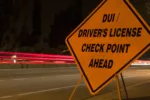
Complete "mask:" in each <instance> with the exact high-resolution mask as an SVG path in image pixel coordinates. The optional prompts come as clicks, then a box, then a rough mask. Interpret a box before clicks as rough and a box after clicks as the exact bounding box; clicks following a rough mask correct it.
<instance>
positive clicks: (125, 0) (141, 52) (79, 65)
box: [66, 0, 150, 93]
mask: <svg viewBox="0 0 150 100" xmlns="http://www.w3.org/2000/svg"><path fill="white" fill-rule="evenodd" d="M107 1H108V0H102V4H100V5H99V6H98V7H96V9H95V10H94V11H93V12H92V13H91V14H90V15H89V16H88V17H87V18H86V19H85V20H84V21H83V22H82V23H81V24H80V25H79V26H78V27H77V28H76V29H75V30H74V31H73V32H72V33H71V34H70V35H69V36H68V37H67V38H66V43H67V45H69V48H70V50H71V53H72V54H73V55H74V57H75V59H76V61H77V63H78V67H80V70H81V71H82V73H83V75H84V78H85V79H86V81H87V83H88V85H89V87H90V89H91V91H92V92H93V93H95V92H97V91H98V90H100V88H101V87H103V86H104V85H105V84H107V83H108V82H109V81H110V80H111V79H112V78H113V77H115V75H116V74H118V73H119V72H121V70H123V69H124V68H125V67H127V66H129V64H130V63H132V61H133V60H135V59H136V58H137V57H138V56H140V54H143V53H144V52H146V51H147V50H146V49H148V48H149V47H150V43H149V44H147V45H146V47H144V48H143V49H142V50H141V51H140V52H139V53H137V54H136V55H135V56H134V57H133V58H132V59H131V60H130V61H128V62H127V63H126V64H125V65H124V66H123V67H121V68H120V69H119V70H118V71H116V73H114V74H113V75H112V76H111V77H110V78H109V79H107V80H106V81H105V82H104V83H103V84H101V85H100V86H99V87H97V88H96V89H93V88H92V86H91V83H90V81H89V79H88V78H87V76H86V74H85V72H84V70H83V68H82V66H81V64H80V61H79V60H78V58H77V56H76V54H75V52H74V50H73V48H72V46H71V44H70V42H69V39H70V38H71V37H72V35H74V34H75V33H76V31H78V30H79V29H80V28H81V27H82V26H83V25H84V24H85V23H86V22H87V21H88V20H89V19H90V18H91V17H92V16H93V15H94V14H95V13H96V12H97V11H98V10H99V9H100V8H101V7H102V6H103V5H104V4H105V3H106V2H107ZM123 1H124V2H125V4H126V6H127V7H128V8H129V9H130V11H131V12H132V13H133V15H135V17H136V18H137V19H138V21H139V22H140V23H141V25H142V26H143V27H144V28H145V30H146V31H147V33H148V34H150V31H149V29H148V28H147V27H146V26H145V24H144V23H143V22H142V20H141V19H140V18H139V16H138V15H137V14H136V13H135V11H134V10H133V9H132V7H131V6H130V5H129V0H123ZM145 50H146V51H145Z"/></svg>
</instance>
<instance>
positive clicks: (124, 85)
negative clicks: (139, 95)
mask: <svg viewBox="0 0 150 100" xmlns="http://www.w3.org/2000/svg"><path fill="white" fill-rule="evenodd" d="M120 75H121V79H122V82H123V87H124V91H125V94H126V98H127V100H129V98H128V92H127V89H126V84H125V81H124V78H123V75H122V73H121V74H120Z"/></svg>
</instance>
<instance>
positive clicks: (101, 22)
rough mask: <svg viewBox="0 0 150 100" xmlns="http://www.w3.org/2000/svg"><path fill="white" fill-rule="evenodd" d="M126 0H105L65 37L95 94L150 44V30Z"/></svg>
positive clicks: (91, 90)
mask: <svg viewBox="0 0 150 100" xmlns="http://www.w3.org/2000/svg"><path fill="white" fill-rule="evenodd" d="M139 16H140V15H139V14H137V13H135V11H134V9H132V7H131V6H130V4H129V2H128V1H125V0H104V1H103V2H101V4H100V5H98V7H97V8H96V9H95V10H94V11H93V12H92V13H91V14H90V15H89V16H88V17H87V18H86V19H85V20H84V21H83V22H82V23H81V24H80V25H79V26H78V27H77V28H76V29H75V30H74V31H73V32H72V33H71V34H70V35H69V36H68V37H67V38H66V44H67V46H68V48H69V50H70V52H71V54H72V55H73V56H74V59H75V61H76V64H77V66H78V68H79V70H80V72H81V74H83V75H84V79H85V82H86V84H87V86H88V88H89V90H90V93H91V94H93V95H94V94H96V93H97V92H98V91H100V90H101V89H102V88H104V87H105V86H106V85H107V84H108V83H110V82H111V80H112V79H113V78H114V77H115V74H118V73H120V72H121V71H123V70H124V69H126V68H128V67H129V66H130V64H131V63H132V62H133V61H134V60H136V59H138V58H139V57H140V56H141V55H142V54H143V53H145V52H146V51H147V50H148V48H149V46H150V32H149V30H148V28H147V27H146V26H145V25H144V24H143V20H142V19H141V18H140V17H139Z"/></svg>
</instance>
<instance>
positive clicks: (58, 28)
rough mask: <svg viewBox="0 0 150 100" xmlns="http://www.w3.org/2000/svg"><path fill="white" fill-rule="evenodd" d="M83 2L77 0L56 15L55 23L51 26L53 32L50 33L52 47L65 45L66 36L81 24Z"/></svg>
mask: <svg viewBox="0 0 150 100" xmlns="http://www.w3.org/2000/svg"><path fill="white" fill-rule="evenodd" d="M81 2H82V1H81V0H76V2H75V4H74V5H73V6H70V7H69V8H68V9H67V10H66V11H62V12H61V13H60V14H57V15H55V19H54V24H53V25H52V26H51V33H50V35H49V38H50V41H49V44H50V47H52V48H56V47H58V46H59V45H65V38H66V36H67V35H68V34H69V33H70V32H71V31H72V30H73V29H74V28H75V27H76V26H77V25H79V23H80V22H81V20H82V16H81V5H82V3H81Z"/></svg>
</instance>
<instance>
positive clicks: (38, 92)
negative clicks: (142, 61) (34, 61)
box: [0, 66, 150, 100]
mask: <svg viewBox="0 0 150 100" xmlns="http://www.w3.org/2000/svg"><path fill="white" fill-rule="evenodd" d="M123 75H124V78H125V82H126V85H127V87H130V88H132V90H131V91H130V90H129V91H128V92H129V93H130V94H132V95H131V96H134V97H135V96H139V97H138V98H140V95H136V92H137V93H139V91H141V92H142V93H143V94H144V96H145V97H146V96H147V97H148V96H150V69H149V68H147V69H145V68H142V66H141V68H129V69H128V70H126V71H125V72H123ZM79 78H80V74H79V71H78V69H77V68H76V67H70V68H39V69H38V68H36V69H0V100H68V99H69V96H70V94H71V92H72V90H73V88H74V87H75V85H76V83H77V81H78V79H79ZM114 90H116V81H115V80H114V81H113V82H112V83H110V84H109V85H108V86H107V87H105V88H104V89H103V90H102V91H100V93H99V94H98V96H99V98H102V97H104V96H106V95H107V94H109V93H111V95H112V96H111V97H110V98H109V99H108V100H112V99H113V98H117V93H116V92H112V91H114ZM130 94H129V97H130ZM148 94H149V95H148ZM142 96H143V95H142ZM94 97H96V96H91V95H90V94H89V91H88V89H87V87H86V86H85V84H84V81H83V80H82V82H81V83H80V85H79V87H78V88H77V91H76V92H75V95H74V96H73V99H72V100H97V99H95V98H94ZM107 98H108V96H107ZM143 98H144V97H143ZM98 100H104V99H98ZM134 100H135V99H134ZM137 100H138V99H137ZM142 100H146V99H142ZM148 100H150V99H148Z"/></svg>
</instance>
